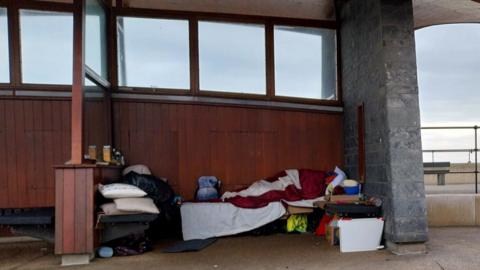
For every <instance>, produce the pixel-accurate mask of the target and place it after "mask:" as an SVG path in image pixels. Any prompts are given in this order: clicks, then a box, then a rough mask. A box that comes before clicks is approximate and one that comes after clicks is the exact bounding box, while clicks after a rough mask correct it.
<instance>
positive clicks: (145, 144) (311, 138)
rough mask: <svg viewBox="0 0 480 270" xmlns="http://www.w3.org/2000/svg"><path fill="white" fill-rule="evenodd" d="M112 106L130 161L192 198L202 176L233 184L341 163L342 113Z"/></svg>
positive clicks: (229, 186)
mask: <svg viewBox="0 0 480 270" xmlns="http://www.w3.org/2000/svg"><path fill="white" fill-rule="evenodd" d="M113 109H114V113H113V115H114V137H115V145H116V146H117V147H119V149H121V150H122V151H123V152H124V154H125V157H126V160H127V162H128V163H129V164H139V163H142V164H146V165H148V166H149V167H150V169H151V170H152V172H153V173H154V174H155V175H156V176H163V177H166V178H168V179H169V181H170V183H171V184H172V186H173V187H174V189H175V190H176V192H178V193H180V194H181V195H183V196H185V197H186V198H187V199H191V198H192V197H193V194H194V191H195V188H196V179H197V178H198V177H199V176H202V175H215V176H217V177H219V178H220V179H221V180H222V181H223V185H224V186H223V188H224V190H232V189H236V188H240V187H243V186H246V185H249V184H251V183H252V182H254V181H256V180H258V179H261V178H263V177H266V176H270V175H272V174H275V173H277V172H278V171H281V170H284V169H288V168H312V169H323V170H332V169H333V168H334V166H335V165H341V164H342V163H343V134H342V115H341V114H328V113H320V112H298V111H297V112H295V111H281V110H268V109H255V108H235V107H227V106H207V105H186V104H163V103H155V102H151V103H149V102H129V101H114V103H113Z"/></svg>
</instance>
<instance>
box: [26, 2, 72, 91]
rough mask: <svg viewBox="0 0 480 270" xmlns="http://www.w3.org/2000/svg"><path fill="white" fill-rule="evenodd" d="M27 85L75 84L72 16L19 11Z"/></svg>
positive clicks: (57, 13)
mask: <svg viewBox="0 0 480 270" xmlns="http://www.w3.org/2000/svg"><path fill="white" fill-rule="evenodd" d="M20 37H21V43H22V44H21V53H22V56H21V57H22V78H23V82H24V83H39V84H72V73H73V64H72V62H73V17H72V14H71V13H60V12H49V11H48V12H47V11H33V10H20Z"/></svg>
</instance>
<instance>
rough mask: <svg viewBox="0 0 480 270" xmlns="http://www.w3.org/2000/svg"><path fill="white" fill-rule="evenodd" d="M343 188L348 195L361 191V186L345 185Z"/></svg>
mask: <svg viewBox="0 0 480 270" xmlns="http://www.w3.org/2000/svg"><path fill="white" fill-rule="evenodd" d="M343 190H345V194H347V195H357V194H358V193H360V186H354V187H343Z"/></svg>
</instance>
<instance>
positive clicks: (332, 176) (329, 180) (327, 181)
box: [325, 174, 337, 185]
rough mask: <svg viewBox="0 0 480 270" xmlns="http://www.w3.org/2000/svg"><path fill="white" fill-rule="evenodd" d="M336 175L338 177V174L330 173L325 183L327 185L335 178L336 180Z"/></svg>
mask: <svg viewBox="0 0 480 270" xmlns="http://www.w3.org/2000/svg"><path fill="white" fill-rule="evenodd" d="M335 177H337V175H336V174H334V175H330V176H328V177H327V178H325V184H326V185H328V184H330V183H331V182H332V181H333V180H335Z"/></svg>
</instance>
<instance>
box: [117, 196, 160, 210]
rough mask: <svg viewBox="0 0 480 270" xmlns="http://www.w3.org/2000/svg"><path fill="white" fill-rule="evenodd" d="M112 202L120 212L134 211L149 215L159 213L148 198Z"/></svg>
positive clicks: (123, 199) (122, 199)
mask: <svg viewBox="0 0 480 270" xmlns="http://www.w3.org/2000/svg"><path fill="white" fill-rule="evenodd" d="M114 202H115V206H116V207H117V209H118V210H120V211H129V212H133V211H135V212H142V213H150V214H158V213H160V210H158V208H157V207H156V206H155V204H154V203H153V200H152V199H150V198H121V199H115V200H114Z"/></svg>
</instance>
